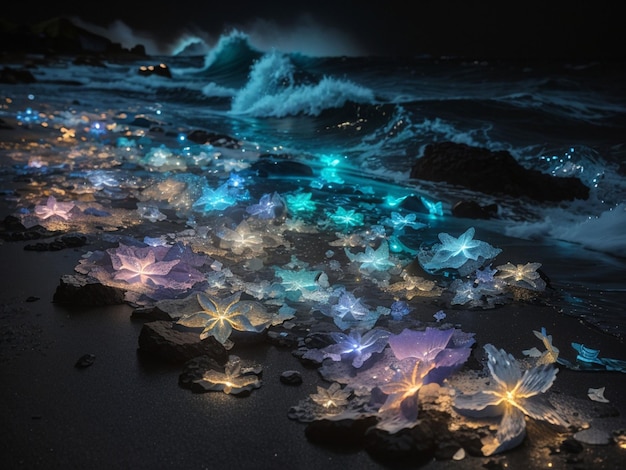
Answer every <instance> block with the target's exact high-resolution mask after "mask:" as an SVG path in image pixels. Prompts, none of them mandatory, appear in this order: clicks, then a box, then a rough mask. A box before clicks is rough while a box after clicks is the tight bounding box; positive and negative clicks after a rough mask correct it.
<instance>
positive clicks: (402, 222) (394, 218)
mask: <svg viewBox="0 0 626 470" xmlns="http://www.w3.org/2000/svg"><path fill="white" fill-rule="evenodd" d="M416 218H417V214H414V213H412V214H407V215H405V216H403V215H401V214H400V213H398V212H392V213H391V218H386V219H383V220H382V221H381V223H382V224H383V225H386V226H388V227H391V228H392V229H393V230H394V231H395V232H401V231H403V230H404V228H405V227H410V228H412V229H415V230H419V229H421V228H424V227H426V224H423V223H421V222H416V221H415V219H416Z"/></svg>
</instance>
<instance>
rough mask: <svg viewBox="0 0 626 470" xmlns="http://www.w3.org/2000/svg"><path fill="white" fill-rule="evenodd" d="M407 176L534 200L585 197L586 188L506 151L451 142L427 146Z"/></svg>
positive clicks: (560, 199) (586, 195) (576, 179)
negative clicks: (526, 164) (530, 165)
mask: <svg viewBox="0 0 626 470" xmlns="http://www.w3.org/2000/svg"><path fill="white" fill-rule="evenodd" d="M410 177H411V178H416V179H423V180H428V181H441V182H446V183H449V184H452V185H457V186H462V187H465V188H468V189H471V190H474V191H480V192H483V193H485V194H492V195H499V194H504V195H509V196H513V197H524V196H525V197H528V198H530V199H534V200H538V201H563V200H570V201H571V200H574V199H587V198H589V188H588V187H587V186H585V185H584V184H583V183H582V181H581V180H580V179H579V178H575V177H568V178H559V177H555V176H551V175H548V174H545V173H542V172H540V171H537V170H528V169H526V168H524V167H522V166H521V165H520V164H519V163H517V161H516V160H515V158H513V156H512V155H511V154H510V153H509V152H507V151H504V150H502V151H498V152H492V151H491V150H488V149H485V148H480V147H471V146H469V145H465V144H457V143H454V142H441V143H435V144H430V145H427V146H426V148H425V149H424V155H423V156H421V157H420V158H419V159H418V160H417V161H416V162H415V164H414V165H413V167H412V168H411V174H410Z"/></svg>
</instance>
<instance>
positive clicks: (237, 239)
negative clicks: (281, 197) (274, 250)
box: [217, 219, 263, 255]
mask: <svg viewBox="0 0 626 470" xmlns="http://www.w3.org/2000/svg"><path fill="white" fill-rule="evenodd" d="M217 236H218V237H219V238H220V239H221V242H220V246H221V247H222V248H230V250H231V251H232V252H233V253H235V254H236V255H240V254H242V253H243V252H244V251H245V250H246V249H248V250H250V251H252V252H253V253H260V252H262V251H263V237H262V236H261V234H260V233H258V232H253V231H252V230H251V229H250V225H249V224H248V222H246V220H245V219H244V220H242V221H241V222H240V223H239V225H237V227H236V228H235V229H234V230H231V229H229V228H228V227H222V228H221V229H220V230H218V231H217Z"/></svg>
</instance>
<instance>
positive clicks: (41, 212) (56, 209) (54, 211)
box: [35, 196, 75, 220]
mask: <svg viewBox="0 0 626 470" xmlns="http://www.w3.org/2000/svg"><path fill="white" fill-rule="evenodd" d="M74 207H75V204H74V203H73V202H72V201H68V202H58V201H57V200H56V198H55V197H54V196H48V199H47V200H46V203H45V204H42V205H37V206H35V215H36V216H37V217H39V218H40V219H42V220H46V219H49V218H50V217H53V216H56V217H60V218H61V219H63V220H69V219H70V217H71V216H72V214H71V211H72V209H74Z"/></svg>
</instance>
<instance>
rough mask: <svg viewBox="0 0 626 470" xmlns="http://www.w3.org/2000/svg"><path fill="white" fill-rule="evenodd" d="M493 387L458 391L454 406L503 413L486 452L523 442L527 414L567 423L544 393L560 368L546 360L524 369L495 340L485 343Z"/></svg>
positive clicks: (478, 413)
mask: <svg viewBox="0 0 626 470" xmlns="http://www.w3.org/2000/svg"><path fill="white" fill-rule="evenodd" d="M484 348H485V351H486V352H487V354H488V363H487V365H488V367H489V371H490V372H491V376H492V378H493V382H492V384H493V385H492V387H491V388H490V389H487V390H482V391H479V392H477V393H473V394H466V395H457V396H456V398H455V402H454V406H455V408H456V409H457V410H458V411H459V412H460V413H462V414H463V413H466V414H468V415H470V416H474V417H493V416H498V415H502V420H501V421H500V426H499V428H498V431H497V433H496V436H495V440H494V442H492V443H488V444H485V445H484V446H483V449H482V450H483V454H484V455H492V454H495V453H498V452H502V451H504V450H507V449H510V448H513V447H515V446H517V445H519V444H520V443H521V442H522V440H523V439H524V436H525V435H526V421H525V416H529V417H531V418H534V419H540V420H544V421H548V422H549V423H552V424H556V425H561V426H567V422H566V421H565V420H564V419H563V418H562V417H561V416H559V414H558V413H557V412H556V410H555V409H554V408H553V407H551V406H550V404H549V403H548V402H546V401H545V400H542V397H541V396H540V394H542V393H544V392H546V391H547V390H548V389H549V388H550V387H551V386H552V384H553V382H554V380H555V379H556V374H557V372H558V369H556V368H555V367H554V366H553V365H552V364H542V365H538V366H535V367H533V368H531V369H529V370H526V371H525V372H524V374H523V375H522V371H521V369H520V367H519V365H518V363H517V361H516V360H515V358H514V357H513V356H512V355H510V354H507V353H506V352H505V351H504V350H503V349H500V350H498V349H496V348H495V347H494V346H493V345H492V344H486V345H485V346H484Z"/></svg>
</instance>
